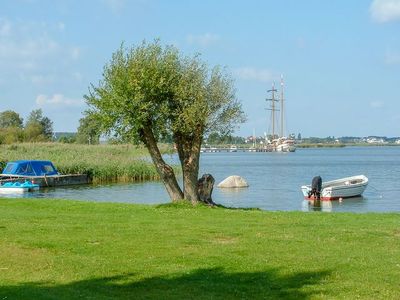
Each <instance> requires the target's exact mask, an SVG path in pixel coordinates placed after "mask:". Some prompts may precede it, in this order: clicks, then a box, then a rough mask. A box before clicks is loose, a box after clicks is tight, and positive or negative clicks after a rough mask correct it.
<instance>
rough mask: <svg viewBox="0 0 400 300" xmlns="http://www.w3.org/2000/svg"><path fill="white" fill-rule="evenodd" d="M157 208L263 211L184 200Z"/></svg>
mask: <svg viewBox="0 0 400 300" xmlns="http://www.w3.org/2000/svg"><path fill="white" fill-rule="evenodd" d="M155 208H173V209H177V208H178V209H179V208H186V209H196V208H214V209H215V208H221V209H228V210H254V211H261V209H259V208H257V207H229V206H224V205H222V204H218V203H214V205H209V204H206V203H203V202H199V203H197V204H196V205H193V204H192V203H190V202H189V201H186V200H182V201H177V202H171V203H162V204H157V205H155Z"/></svg>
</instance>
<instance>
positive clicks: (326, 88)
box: [0, 0, 400, 137]
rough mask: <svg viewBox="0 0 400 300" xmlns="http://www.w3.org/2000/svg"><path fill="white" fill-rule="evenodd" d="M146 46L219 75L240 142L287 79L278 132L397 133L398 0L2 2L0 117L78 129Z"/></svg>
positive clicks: (260, 130)
mask: <svg viewBox="0 0 400 300" xmlns="http://www.w3.org/2000/svg"><path fill="white" fill-rule="evenodd" d="M154 39H160V40H161V43H162V44H165V45H166V44H172V45H175V46H176V47H178V48H179V49H180V51H181V52H182V53H183V54H186V55H193V54H196V53H200V54H201V58H202V59H203V60H204V61H206V62H207V63H208V65H209V66H210V67H212V66H215V65H221V66H224V67H225V68H226V71H227V72H228V73H230V74H231V75H232V77H233V79H234V81H235V88H236V95H237V98H238V99H239V100H240V101H241V103H242V105H243V109H244V111H245V113H246V115H247V119H248V120H247V122H246V123H244V124H242V125H241V126H240V128H238V130H237V131H236V132H235V134H237V135H241V136H250V135H252V134H253V132H255V133H256V135H263V134H264V132H266V131H269V128H270V125H268V124H270V115H269V111H268V110H266V108H267V105H268V104H267V102H266V101H265V99H266V98H268V97H269V96H268V94H267V90H269V89H271V85H272V83H273V82H275V84H276V85H277V86H279V82H280V77H281V75H283V77H284V82H285V100H286V110H285V114H286V130H285V131H286V134H288V133H295V134H296V135H298V134H299V133H300V134H301V135H302V136H303V137H311V136H313V137H327V136H335V137H340V136H368V135H381V136H400V0H357V1H348V0H336V1H320V0H302V1H298V0H281V1H271V0H264V1H261V0H260V1H255V0H247V1H239V0H230V1H229V0H219V1H215V0H214V1H211V0H202V1H189V0H187V1H183V0H175V1H174V0H170V1H167V0H164V1H161V0H158V1H157V0H130V1H129V0H86V1H82V0H79V1H78V0H57V1H54V0H49V1H47V0H1V6H0V111H4V110H14V111H16V112H18V113H19V114H20V115H21V116H22V117H24V118H26V117H27V116H28V115H29V112H30V111H32V110H33V109H38V108H41V109H42V110H43V112H44V115H45V116H48V117H49V118H50V119H51V120H52V121H53V122H54V125H53V127H54V131H71V132H72V131H76V129H77V127H78V125H79V119H80V118H81V117H82V112H83V111H84V110H85V109H87V106H86V104H85V101H84V95H85V94H87V93H88V91H89V86H90V85H91V84H94V85H96V84H98V82H99V80H100V79H101V76H102V70H103V67H104V65H105V64H106V63H107V62H109V61H110V59H111V56H112V53H113V52H115V51H116V50H117V49H118V48H119V46H120V45H121V43H122V42H124V43H125V45H127V46H134V45H138V44H140V43H141V42H142V41H143V40H147V41H153V40H154Z"/></svg>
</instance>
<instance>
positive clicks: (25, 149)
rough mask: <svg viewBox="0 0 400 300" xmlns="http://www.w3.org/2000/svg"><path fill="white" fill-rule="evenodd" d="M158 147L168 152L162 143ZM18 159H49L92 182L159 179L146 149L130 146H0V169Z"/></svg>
mask: <svg viewBox="0 0 400 300" xmlns="http://www.w3.org/2000/svg"><path fill="white" fill-rule="evenodd" d="M161 149H162V152H163V153H166V152H168V151H169V148H168V147H167V146H165V145H164V146H162V147H161ZM20 159H29V160H30V159H36V160H51V161H52V162H53V164H54V165H55V166H56V168H57V169H58V171H59V172H60V173H62V174H88V175H89V177H90V178H91V180H92V181H93V183H104V182H135V181H145V180H159V176H158V174H157V171H156V169H155V167H154V165H153V164H152V162H151V160H150V157H149V154H148V152H147V150H146V149H145V148H144V147H139V146H134V145H77V144H61V143H23V144H13V145H0V168H4V166H5V164H6V163H7V162H8V161H13V160H20Z"/></svg>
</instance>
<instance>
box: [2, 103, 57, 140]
mask: <svg viewBox="0 0 400 300" xmlns="http://www.w3.org/2000/svg"><path fill="white" fill-rule="evenodd" d="M52 138H53V122H52V121H51V120H50V119H49V118H48V117H46V116H43V112H42V110H41V109H36V110H32V111H31V113H30V114H29V116H28V118H27V120H26V122H24V120H23V118H21V116H20V115H19V114H18V113H16V112H15V111H12V110H6V111H3V112H0V144H13V143H18V142H44V141H50V140H51V139H52Z"/></svg>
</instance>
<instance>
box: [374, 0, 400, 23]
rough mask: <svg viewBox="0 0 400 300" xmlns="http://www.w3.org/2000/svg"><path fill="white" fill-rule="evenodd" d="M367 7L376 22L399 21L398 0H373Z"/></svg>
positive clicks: (399, 0) (399, 3)
mask: <svg viewBox="0 0 400 300" xmlns="http://www.w3.org/2000/svg"><path fill="white" fill-rule="evenodd" d="M369 9H370V13H371V17H372V19H373V20H374V21H376V22H379V23H385V22H390V21H400V0H374V1H372V3H371V6H370V8H369Z"/></svg>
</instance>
